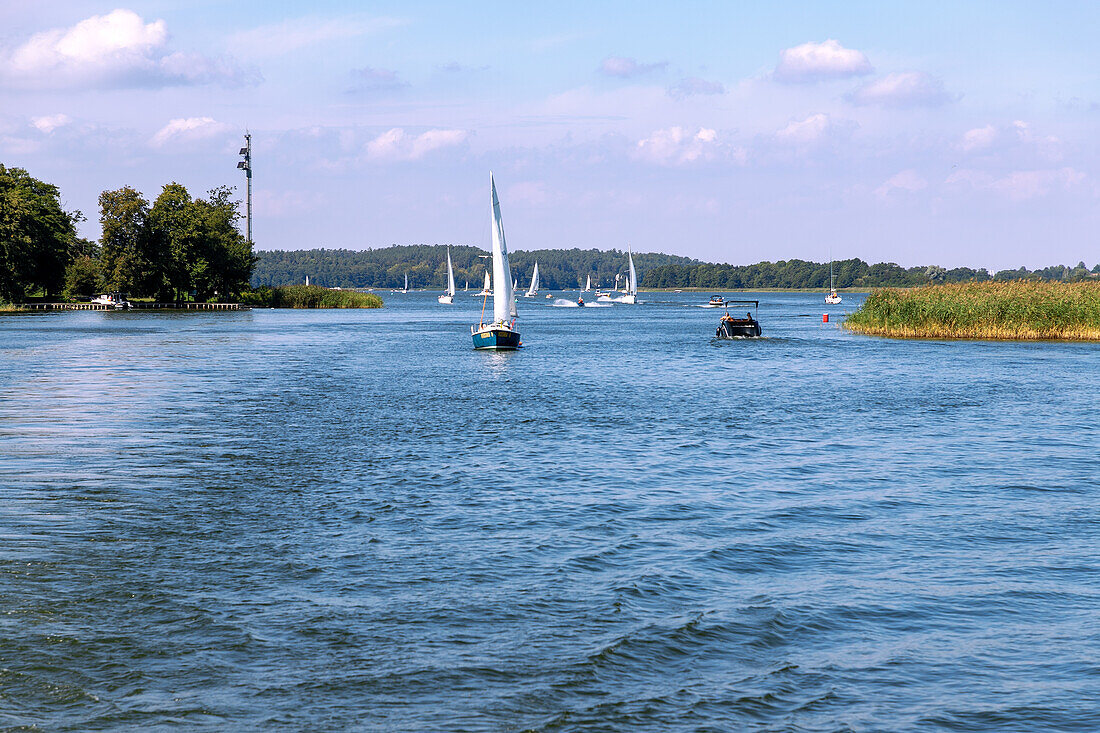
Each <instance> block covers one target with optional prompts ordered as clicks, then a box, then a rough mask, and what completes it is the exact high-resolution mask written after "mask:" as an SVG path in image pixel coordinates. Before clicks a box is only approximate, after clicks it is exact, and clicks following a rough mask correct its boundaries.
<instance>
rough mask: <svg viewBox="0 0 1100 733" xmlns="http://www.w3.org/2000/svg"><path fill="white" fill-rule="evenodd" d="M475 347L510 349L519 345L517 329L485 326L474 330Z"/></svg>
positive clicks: (499, 349) (498, 349) (497, 349)
mask: <svg viewBox="0 0 1100 733" xmlns="http://www.w3.org/2000/svg"><path fill="white" fill-rule="evenodd" d="M473 337H474V348H475V349H494V350H496V351H512V350H514V349H518V348H519V347H520V345H521V344H520V340H519V331H513V330H511V329H510V328H499V327H497V328H492V327H486V328H481V329H478V330H477V331H474V334H473Z"/></svg>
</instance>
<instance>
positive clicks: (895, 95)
mask: <svg viewBox="0 0 1100 733" xmlns="http://www.w3.org/2000/svg"><path fill="white" fill-rule="evenodd" d="M848 98H849V99H850V100H851V101H852V102H854V103H856V104H874V105H878V106H880V107H933V106H936V105H940V104H944V103H945V102H949V101H951V95H949V94H948V93H947V92H946V91H945V90H944V88H943V82H942V81H940V80H939V79H936V78H935V77H932V76H929V75H928V74H925V73H924V72H923V71H906V72H900V73H894V74H887V75H886V76H884V77H882V78H881V79H875V80H874V81H870V82H868V83H866V84H864V85H863V86H861V87H860V88H859V89H857V90H855V92H853V93H852V94H850V95H849V97H848Z"/></svg>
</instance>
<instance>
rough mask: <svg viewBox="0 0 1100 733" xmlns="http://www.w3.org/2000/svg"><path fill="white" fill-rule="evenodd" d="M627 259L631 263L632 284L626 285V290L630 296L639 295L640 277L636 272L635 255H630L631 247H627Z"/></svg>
mask: <svg viewBox="0 0 1100 733" xmlns="http://www.w3.org/2000/svg"><path fill="white" fill-rule="evenodd" d="M626 257H627V260H628V261H629V262H630V282H628V283H627V284H626V290H627V294H628V295H637V294H638V275H637V273H635V272H634V255H632V254H631V253H630V246H629V245H627V248H626Z"/></svg>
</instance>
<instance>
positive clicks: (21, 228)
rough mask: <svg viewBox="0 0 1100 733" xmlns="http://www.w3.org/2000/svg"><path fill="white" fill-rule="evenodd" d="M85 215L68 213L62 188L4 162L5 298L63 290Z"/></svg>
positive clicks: (1, 275) (0, 232)
mask: <svg viewBox="0 0 1100 733" xmlns="http://www.w3.org/2000/svg"><path fill="white" fill-rule="evenodd" d="M79 217H80V214H79V212H75V213H68V212H66V211H65V210H64V209H62V207H61V200H60V194H59V193H58V190H57V187H56V186H52V185H50V184H48V183H44V182H43V181H40V180H38V179H36V178H33V177H32V176H30V175H29V174H28V173H27V171H25V170H23V169H22V168H7V167H5V166H4V165H3V164H0V298H2V299H5V300H21V299H22V298H24V297H25V295H26V293H27V292H29V291H33V290H38V289H42V290H44V291H45V292H46V293H47V294H50V293H56V292H59V291H60V290H61V287H62V285H63V284H64V279H65V268H66V266H67V265H68V264H69V261H70V260H72V258H73V248H74V243H75V241H76V222H77V221H78V220H79Z"/></svg>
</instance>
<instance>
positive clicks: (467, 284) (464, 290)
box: [462, 280, 470, 293]
mask: <svg viewBox="0 0 1100 733" xmlns="http://www.w3.org/2000/svg"><path fill="white" fill-rule="evenodd" d="M462 292H464V293H468V292H470V281H469V280H467V281H466V287H464V288H462Z"/></svg>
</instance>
